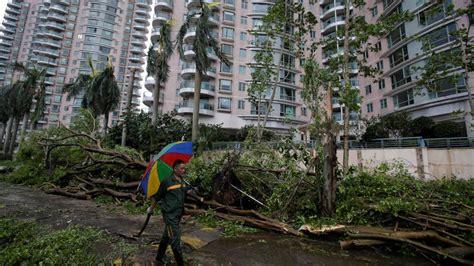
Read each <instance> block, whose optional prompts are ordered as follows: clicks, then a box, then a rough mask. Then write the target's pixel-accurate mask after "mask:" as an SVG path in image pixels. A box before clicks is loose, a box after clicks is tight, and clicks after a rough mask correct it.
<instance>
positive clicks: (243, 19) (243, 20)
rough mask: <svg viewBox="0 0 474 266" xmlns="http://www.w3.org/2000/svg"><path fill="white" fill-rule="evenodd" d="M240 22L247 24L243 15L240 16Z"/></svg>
mask: <svg viewBox="0 0 474 266" xmlns="http://www.w3.org/2000/svg"><path fill="white" fill-rule="evenodd" d="M240 24H242V25H247V17H244V16H242V17H240Z"/></svg>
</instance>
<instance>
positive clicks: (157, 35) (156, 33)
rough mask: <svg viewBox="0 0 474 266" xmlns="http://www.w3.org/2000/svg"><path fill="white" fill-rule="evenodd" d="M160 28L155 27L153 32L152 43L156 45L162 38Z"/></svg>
mask: <svg viewBox="0 0 474 266" xmlns="http://www.w3.org/2000/svg"><path fill="white" fill-rule="evenodd" d="M160 29H161V28H160V27H154V28H153V30H152V32H151V37H150V38H151V42H152V43H156V42H157V41H158V39H159V38H160Z"/></svg>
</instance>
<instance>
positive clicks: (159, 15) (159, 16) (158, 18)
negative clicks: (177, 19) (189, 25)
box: [153, 11, 172, 26]
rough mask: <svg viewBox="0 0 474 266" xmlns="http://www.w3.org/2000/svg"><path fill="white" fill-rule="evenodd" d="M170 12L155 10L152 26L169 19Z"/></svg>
mask: <svg viewBox="0 0 474 266" xmlns="http://www.w3.org/2000/svg"><path fill="white" fill-rule="evenodd" d="M171 17H172V16H171V13H168V12H162V11H160V12H156V13H155V15H154V16H153V26H158V25H160V24H161V23H164V22H166V21H168V20H170V19H171Z"/></svg>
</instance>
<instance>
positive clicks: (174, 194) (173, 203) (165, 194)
mask: <svg viewBox="0 0 474 266" xmlns="http://www.w3.org/2000/svg"><path fill="white" fill-rule="evenodd" d="M185 166H186V164H185V163H184V162H183V161H181V160H177V161H175V162H174V164H173V175H172V176H170V177H169V178H167V179H165V180H164V181H163V182H161V184H160V187H159V188H158V192H157V193H156V194H155V195H153V196H152V197H151V199H152V201H151V206H150V207H148V209H147V213H148V214H150V213H153V210H154V209H155V207H156V204H157V202H159V201H160V200H161V203H160V206H161V212H162V214H163V220H164V221H165V230H164V232H163V236H162V237H161V241H160V246H159V247H158V253H157V255H156V261H158V262H161V263H163V264H165V263H166V259H165V253H166V248H167V247H168V244H170V243H171V249H172V250H173V254H174V258H175V260H176V263H177V264H178V265H184V260H183V253H182V251H181V230H180V227H179V222H180V221H181V216H182V215H183V210H184V200H185V198H186V195H187V194H194V196H195V193H194V191H192V190H191V187H189V186H186V185H185V183H184V181H183V178H182V176H183V174H184V172H185ZM200 200H201V201H202V200H203V199H202V198H200Z"/></svg>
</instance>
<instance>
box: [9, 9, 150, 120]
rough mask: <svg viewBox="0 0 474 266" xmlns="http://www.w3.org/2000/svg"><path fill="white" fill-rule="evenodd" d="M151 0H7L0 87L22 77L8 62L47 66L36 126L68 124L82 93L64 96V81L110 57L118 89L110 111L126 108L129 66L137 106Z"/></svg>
mask: <svg viewBox="0 0 474 266" xmlns="http://www.w3.org/2000/svg"><path fill="white" fill-rule="evenodd" d="M150 11H151V0H134V1H124V0H89V1H85V0H9V2H8V4H7V10H6V15H5V18H4V21H3V23H2V26H3V27H2V28H1V31H2V32H3V35H1V36H0V40H1V42H0V85H7V84H10V83H11V82H12V81H13V80H15V79H18V78H21V77H20V76H19V74H18V73H13V71H12V70H11V68H9V67H8V63H10V62H15V61H18V62H23V63H30V62H31V63H34V64H36V65H37V66H38V67H43V68H47V71H46V75H47V77H46V80H45V82H46V85H47V96H46V104H47V108H46V110H45V114H44V117H43V119H42V120H41V121H40V122H39V126H40V127H54V126H57V125H58V124H59V123H63V124H69V123H70V121H71V118H72V117H73V116H74V115H75V114H77V112H78V110H79V108H80V106H81V96H78V97H76V98H72V99H67V97H66V95H64V94H63V93H62V88H63V86H64V85H65V84H67V83H71V82H74V81H75V79H76V78H77V76H78V75H79V74H81V73H90V71H91V70H90V68H89V66H88V65H87V59H88V58H91V59H92V62H93V65H94V67H95V68H96V69H98V70H100V69H103V68H104V67H105V65H106V64H107V61H108V58H109V56H110V57H111V60H112V64H113V66H114V71H115V76H116V79H117V82H118V84H119V88H121V90H122V101H121V103H120V107H119V108H117V110H116V111H114V112H112V113H111V114H110V119H109V120H110V121H111V122H110V123H111V124H114V123H116V122H117V121H118V120H119V117H120V113H121V112H122V111H123V110H124V109H125V105H126V98H127V95H126V94H127V87H128V84H129V79H130V75H131V74H130V73H131V70H132V69H137V70H138V71H137V72H136V74H135V83H134V90H133V95H132V96H133V98H132V104H133V105H134V106H135V107H138V106H139V105H140V96H141V95H140V92H139V90H140V88H141V87H142V86H141V81H142V75H141V73H142V72H143V69H144V64H145V59H144V56H145V49H146V42H147V34H148V26H149V25H150Z"/></svg>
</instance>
